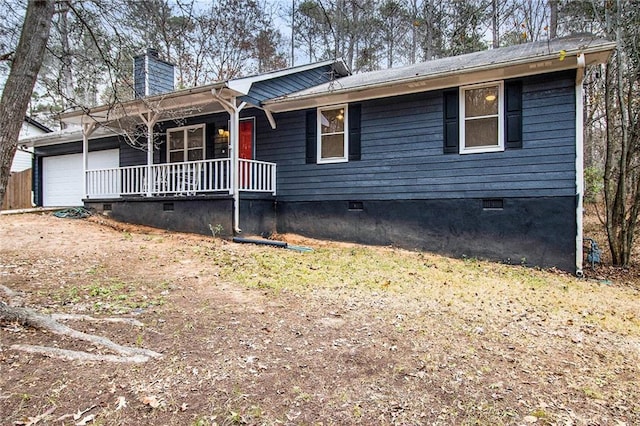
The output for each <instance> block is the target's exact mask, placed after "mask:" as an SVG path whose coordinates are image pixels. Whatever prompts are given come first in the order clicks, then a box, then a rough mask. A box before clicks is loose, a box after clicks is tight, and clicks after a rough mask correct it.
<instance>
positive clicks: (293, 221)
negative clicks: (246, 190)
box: [86, 197, 576, 272]
mask: <svg viewBox="0 0 640 426" xmlns="http://www.w3.org/2000/svg"><path fill="white" fill-rule="evenodd" d="M86 205H87V207H91V208H94V209H95V210H96V211H98V212H102V211H104V210H105V207H106V208H107V211H106V213H107V214H108V215H110V216H111V217H113V218H114V219H116V220H120V221H124V222H129V223H137V224H143V225H149V226H154V227H157V228H162V229H167V230H172V231H182V232H193V233H198V234H205V235H207V234H210V233H211V230H210V229H209V224H211V226H213V227H216V226H217V225H220V226H221V227H222V230H223V231H222V234H221V235H222V236H230V235H231V233H232V229H233V227H232V221H233V200H232V198H230V197H224V198H210V199H206V198H205V199H198V198H191V199H189V198H184V197H167V198H163V199H162V200H159V199H154V200H152V201H149V200H146V199H142V198H141V199H134V200H125V201H118V202H113V201H111V202H109V201H103V202H101V201H96V200H92V201H88V202H86ZM240 228H241V229H242V234H243V235H262V236H268V235H270V234H272V233H274V232H279V233H288V232H291V233H297V234H301V235H306V236H309V237H314V238H323V239H330V240H337V241H352V242H357V243H364V244H374V245H393V246H396V247H403V248H407V249H418V250H425V251H428V252H434V253H441V254H445V255H450V256H454V257H462V256H467V257H478V258H483V259H490V260H495V261H500V262H506V263H512V264H521V263H522V264H526V265H529V266H541V267H552V266H555V267H558V268H560V269H563V270H566V271H570V272H574V269H575V235H576V221H575V199H574V198H573V197H548V198H505V199H454V200H447V199H445V200H397V201H390V200H385V201H358V200H344V201H318V202H290V201H289V202H281V201H279V202H276V201H274V200H273V199H271V198H269V199H260V198H254V199H244V200H242V201H241V205H240Z"/></svg>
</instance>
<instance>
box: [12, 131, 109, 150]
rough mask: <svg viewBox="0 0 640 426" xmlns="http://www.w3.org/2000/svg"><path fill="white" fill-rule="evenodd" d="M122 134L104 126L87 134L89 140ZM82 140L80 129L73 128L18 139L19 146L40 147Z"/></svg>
mask: <svg viewBox="0 0 640 426" xmlns="http://www.w3.org/2000/svg"><path fill="white" fill-rule="evenodd" d="M120 134H122V132H118V131H116V130H114V129H111V128H106V127H98V128H97V129H96V130H95V131H94V132H93V133H92V134H91V136H89V140H92V139H101V138H105V137H109V136H118V135H120ZM81 140H82V129H78V128H74V129H65V130H61V131H58V132H52V133H45V134H43V135H38V136H33V137H31V138H26V139H23V140H21V141H19V143H18V144H19V145H20V146H27V147H40V146H49V145H59V144H63V143H69V142H78V141H81Z"/></svg>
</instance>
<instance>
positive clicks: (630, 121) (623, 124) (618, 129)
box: [603, 0, 640, 266]
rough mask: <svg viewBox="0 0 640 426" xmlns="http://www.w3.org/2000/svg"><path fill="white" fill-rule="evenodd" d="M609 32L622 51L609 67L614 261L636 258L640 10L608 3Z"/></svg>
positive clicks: (608, 171) (609, 209)
mask: <svg viewBox="0 0 640 426" xmlns="http://www.w3.org/2000/svg"><path fill="white" fill-rule="evenodd" d="M603 16H604V22H605V25H606V31H607V34H608V35H609V36H610V37H611V38H612V39H614V40H615V41H616V43H617V51H616V52H615V53H614V54H613V56H612V57H611V59H610V60H609V62H608V64H607V66H606V80H605V102H606V104H605V105H606V122H607V133H606V143H607V149H606V160H605V170H604V195H605V204H606V213H607V220H606V228H607V235H608V237H609V248H610V250H611V256H612V261H613V264H614V265H620V266H627V265H629V263H630V261H631V251H632V248H633V242H634V234H635V230H636V225H637V221H638V214H639V213H640V169H639V168H640V102H639V101H638V100H639V99H640V83H639V82H640V41H639V40H640V30H639V28H640V10H639V8H638V7H637V6H636V5H634V4H632V2H629V1H623V0H617V1H616V2H607V3H606V5H605V8H604V11H603Z"/></svg>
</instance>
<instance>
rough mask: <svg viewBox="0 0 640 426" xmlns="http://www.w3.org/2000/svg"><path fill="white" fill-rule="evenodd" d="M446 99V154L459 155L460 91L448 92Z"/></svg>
mask: <svg viewBox="0 0 640 426" xmlns="http://www.w3.org/2000/svg"><path fill="white" fill-rule="evenodd" d="M443 99H444V108H443V109H444V114H443V115H444V147H443V148H444V153H445V154H457V153H458V152H459V148H458V142H459V129H460V128H459V121H458V115H459V109H458V102H459V98H458V89H455V90H447V91H445V92H444V95H443Z"/></svg>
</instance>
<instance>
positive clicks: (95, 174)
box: [86, 158, 276, 198]
mask: <svg viewBox="0 0 640 426" xmlns="http://www.w3.org/2000/svg"><path fill="white" fill-rule="evenodd" d="M150 169H151V173H152V179H151V181H152V183H151V191H150V192H151V194H152V195H196V194H202V193H213V192H227V193H231V192H232V189H231V160H230V159H228V158H224V159H219V160H202V161H188V162H184V163H165V164H154V165H152V166H151V168H150ZM148 170H149V168H148V167H147V166H146V165H142V166H130V167H116V168H111V169H99V170H87V174H86V179H87V194H86V195H87V198H118V197H121V196H123V195H125V196H126V195H146V194H147V193H148V192H149V191H147V171H148ZM239 171H240V173H239V181H238V188H239V190H240V191H249V192H271V193H272V194H274V195H275V192H276V165H275V164H274V163H266V162H264V161H255V160H245V159H240V161H239Z"/></svg>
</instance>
